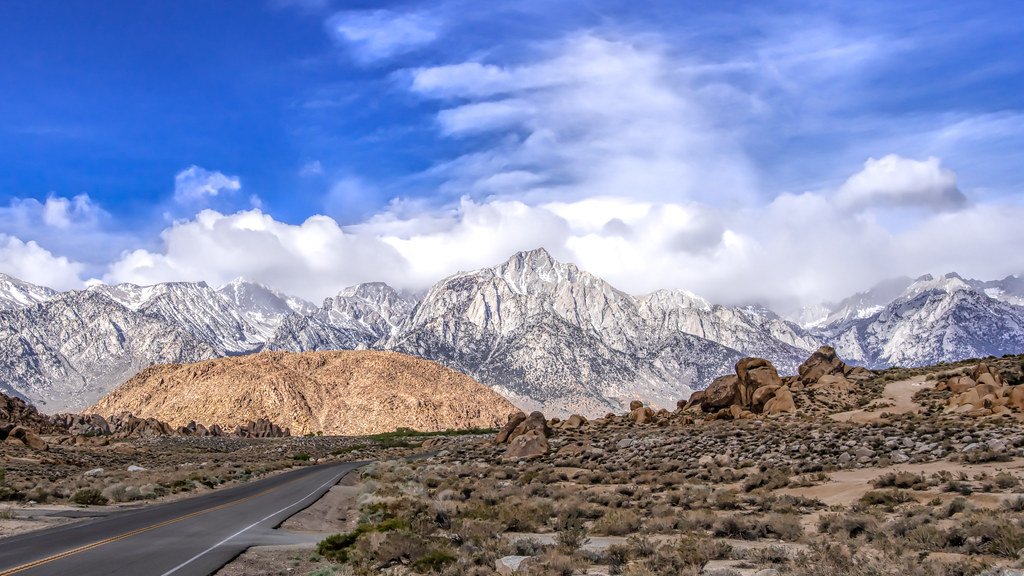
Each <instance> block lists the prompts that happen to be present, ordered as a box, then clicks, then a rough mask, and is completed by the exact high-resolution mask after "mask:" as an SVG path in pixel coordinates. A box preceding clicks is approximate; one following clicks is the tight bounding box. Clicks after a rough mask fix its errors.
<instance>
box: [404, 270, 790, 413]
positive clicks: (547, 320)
mask: <svg viewBox="0 0 1024 576" xmlns="http://www.w3.org/2000/svg"><path fill="white" fill-rule="evenodd" d="M726 319H728V320H726ZM734 319H741V322H742V323H743V326H737V327H735V328H726V327H723V326H721V325H719V324H718V323H719V321H729V320H734ZM761 321H762V320H761V319H753V318H751V317H750V316H747V315H744V314H742V313H739V312H735V311H732V310H727V309H722V308H720V307H717V308H716V307H712V306H710V305H707V303H706V302H703V301H701V300H699V299H697V298H694V297H692V295H688V294H686V293H682V292H677V293H670V292H664V293H656V294H654V295H651V296H648V297H644V298H636V297H633V296H631V295H629V294H626V293H624V292H621V291H619V290H616V289H615V288H614V287H612V286H611V285H610V284H608V283H607V282H605V281H604V280H602V279H600V278H598V277H596V276H593V275H591V274H589V273H587V272H584V271H582V270H580V269H579V268H577V267H576V266H574V265H572V264H563V263H561V262H558V261H557V260H555V259H554V258H552V257H551V256H550V254H548V253H547V252H546V251H544V250H534V251H531V252H521V253H519V254H516V255H515V256H513V257H512V258H510V259H509V260H508V261H506V262H505V263H503V264H501V265H499V266H496V267H494V268H485V269H483V270H479V271H475V272H469V273H462V274H457V275H455V276H452V277H450V278H447V279H445V280H443V281H441V282H440V283H438V284H437V285H435V286H434V287H433V288H432V289H431V290H430V291H429V292H428V293H427V295H426V296H425V297H424V299H423V301H422V302H420V304H419V305H418V306H417V307H416V309H415V311H414V312H413V314H412V316H411V317H410V318H409V320H408V321H406V322H405V323H404V324H403V325H402V326H401V327H400V328H399V329H398V331H397V332H396V333H395V334H394V335H393V336H392V337H391V338H389V339H388V340H387V341H386V342H384V346H385V347H386V348H390V349H395V350H400V351H404V352H407V353H410V354H416V355H418V356H423V357H426V358H432V359H436V360H438V361H439V362H442V363H444V364H446V365H449V366H452V367H454V368H456V369H458V370H462V371H464V372H466V373H468V374H471V375H473V376H474V377H476V378H477V379H479V380H480V381H481V382H483V383H485V384H488V385H490V386H492V387H494V389H496V390H498V391H500V392H501V393H502V394H504V395H506V396H507V397H509V398H512V399H513V400H514V401H515V402H516V403H517V404H518V405H520V406H523V407H525V408H528V409H534V408H542V409H544V410H545V411H546V412H549V413H553V414H566V413H570V412H580V413H586V414H596V413H600V412H606V411H609V410H611V411H615V410H620V409H621V408H622V407H623V406H624V405H626V404H628V402H629V401H630V400H631V399H633V398H638V397H640V398H645V399H648V400H649V401H650V402H652V403H653V404H655V405H657V406H667V405H674V403H675V401H676V400H678V399H679V398H680V397H685V396H686V395H687V394H688V393H689V392H690V391H691V390H692V389H693V388H696V387H702V386H703V385H706V384H707V383H708V382H710V380H711V379H712V378H713V377H714V376H715V375H717V374H718V373H720V372H721V371H722V370H724V369H727V368H728V367H730V366H731V365H732V364H733V363H734V362H735V361H736V360H737V359H738V358H739V357H741V356H742V355H743V352H741V351H740V350H737V349H735V348H732V347H730V346H729V345H723V344H722V343H719V342H716V341H713V340H712V339H709V338H707V337H706V336H711V335H714V336H721V337H723V338H724V339H727V340H728V342H729V344H735V345H738V346H741V347H746V346H753V347H765V348H774V349H776V350H784V351H785V353H786V354H787V356H786V359H787V360H789V361H794V360H795V361H797V363H798V362H799V358H800V357H801V356H805V355H806V353H805V352H803V351H800V352H799V353H795V348H792V349H791V348H788V345H787V344H784V343H781V342H777V341H774V339H773V338H772V337H771V336H770V335H768V334H767V333H766V332H764V331H762V332H760V333H757V334H755V333H756V332H757V329H756V328H755V327H754V326H755V325H756V324H757V323H759V322H761ZM795 330H799V329H798V328H795ZM695 333H696V334H695ZM790 352H794V353H793V354H792V357H791V358H790V357H788V355H789V353H790Z"/></svg>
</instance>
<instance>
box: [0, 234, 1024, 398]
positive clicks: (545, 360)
mask: <svg viewBox="0 0 1024 576" xmlns="http://www.w3.org/2000/svg"><path fill="white" fill-rule="evenodd" d="M1022 303H1024V282H1022V281H1021V279H1020V278H1019V277H1016V276H1011V277H1008V278H1005V279H1003V280H998V281H978V280H969V279H964V278H961V277H959V276H957V275H955V274H949V275H946V276H944V277H941V278H934V277H931V276H924V277H921V278H918V279H917V280H911V279H909V278H900V279H895V280H892V281H889V282H885V283H882V284H880V285H879V286H877V287H875V288H874V289H872V290H869V291H866V292H863V293H860V294H856V295H854V296H851V297H850V298H848V299H846V300H844V301H842V302H840V303H838V304H822V305H818V306H813V307H809V308H807V309H805V310H804V311H803V313H802V314H801V315H798V316H797V317H795V318H796V319H798V320H800V321H801V322H802V323H803V326H801V325H798V324H797V323H794V322H791V321H789V320H786V319H783V318H781V317H779V316H778V315H777V314H775V313H774V312H772V311H771V310H768V309H766V308H764V307H759V306H740V307H728V306H720V305H716V304H712V303H710V302H708V301H707V300H705V299H703V298H701V297H699V296H696V295H694V294H692V293H689V292H687V291H685V290H660V291H656V292H654V293H651V294H646V295H640V296H636V295H630V294H626V293H624V292H622V291H620V290H617V289H616V288H615V287H613V286H611V285H610V284H608V283H607V282H605V281H604V280H602V279H601V278H598V277H596V276H594V275H592V274H589V273H587V272H586V271H584V270H581V269H579V268H578V267H576V266H574V265H572V264H567V263H563V262H559V261H557V260H555V259H554V258H552V257H551V255H550V254H548V253H547V252H546V251H544V250H543V249H538V250H533V251H529V252H521V253H518V254H515V255H513V256H512V257H511V258H509V260H507V261H506V262H504V263H501V264H499V265H497V266H494V267H491V268H484V269H481V270H475V271H469V272H463V273H459V274H455V275H453V276H451V277H449V278H446V279H444V280H441V281H440V282H438V283H437V284H436V285H434V286H433V287H432V288H431V289H430V290H429V291H427V292H426V293H425V294H423V295H413V294H409V293H403V292H399V291H397V290H395V289H394V288H392V287H390V286H387V285H386V284H381V283H369V284H363V285H359V286H352V287H349V288H345V289H343V290H341V291H340V292H339V293H338V294H337V295H335V296H333V297H331V298H327V299H326V300H325V301H324V302H323V304H322V305H321V306H319V307H317V306H314V305H313V304H310V303H308V302H304V301H302V300H301V299H298V298H293V297H290V296H288V295H285V294H282V293H280V292H276V291H274V290H272V289H270V288H267V287H264V286H260V285H258V284H254V283H251V282H247V281H245V280H242V279H238V280H235V281H233V282H231V283H229V284H227V285H225V286H223V287H221V288H219V289H217V290H214V289H212V288H211V287H209V286H207V285H206V284H204V283H201V282H198V283H191V282H175V283H167V284H160V285H156V286H135V285H130V284H123V285H117V286H104V285H95V286H92V287H90V288H89V289H88V290H85V291H81V292H67V293H60V294H58V293H55V292H53V291H52V290H49V289H46V288H42V287H38V286H33V285H31V284H28V283H26V282H22V281H19V280H16V279H13V278H7V277H4V278H0V391H2V392H4V393H6V394H9V395H16V396H19V397H21V398H23V399H26V400H29V401H31V402H32V403H34V404H36V405H37V406H39V407H40V409H41V410H43V411H46V412H50V413H53V412H58V411H63V410H80V409H82V408H84V407H85V406H88V405H90V404H92V403H94V402H95V401H97V400H98V399H99V398H100V397H102V396H103V395H104V394H106V393H107V392H109V391H110V390H112V389H113V388H114V387H115V386H117V385H119V384H121V383H122V382H124V381H125V380H127V379H128V378H130V377H131V376H132V375H134V374H135V373H137V372H138V371H139V370H141V369H143V368H145V367H146V366H148V365H150V364H161V363H183V362H193V361H198V360H204V359H211V358H218V357H223V356H229V355H236V354H242V353H251V352H255V351H259V350H280V351H293V352H301V351H309V350H335V349H364V348H367V349H386V350H396V351H400V352H405V353H409V354H414V355H417V356H421V357H424V358H426V359H429V360H434V361H437V362H440V363H441V364H444V365H446V366H448V367H450V368H453V369H456V370H459V371H461V372H464V373H466V374H469V375H470V376H471V377H473V378H475V379H476V380H478V381H479V382H481V383H483V384H485V385H487V386H489V387H491V388H492V389H493V390H495V391H497V392H498V393H500V394H502V395H503V396H505V397H506V398H508V399H509V400H511V401H512V402H513V403H515V404H516V405H517V406H519V407H520V408H523V409H526V410H533V409H542V410H544V411H546V412H547V413H548V414H549V415H560V416H568V415H570V414H571V413H574V412H579V413H582V414H586V415H589V416H596V415H600V414H601V413H603V412H605V411H608V410H612V411H618V410H622V409H624V408H625V407H626V405H627V404H628V402H629V401H630V400H632V399H634V398H640V399H642V400H644V401H645V402H647V403H649V404H651V405H653V406H655V407H665V408H671V407H672V406H673V403H674V402H675V400H676V399H677V398H679V397H685V396H686V395H687V394H688V393H689V392H690V391H691V390H701V389H703V388H705V387H706V386H708V385H709V384H710V383H711V381H712V380H713V379H714V378H715V377H716V376H718V375H720V374H722V373H724V372H726V371H727V370H728V369H729V367H731V366H732V365H733V364H734V363H735V362H736V361H737V360H738V359H740V358H742V357H745V356H746V357H759V358H764V359H766V360H768V361H770V362H772V363H773V365H774V366H776V367H777V368H778V369H779V370H781V371H783V372H792V371H793V370H795V369H796V367H797V365H798V364H799V363H800V362H801V360H802V359H803V358H805V357H806V356H807V354H808V353H810V352H811V351H813V350H815V349H817V348H818V347H819V346H820V345H822V344H827V345H830V346H832V347H834V348H835V349H836V350H837V351H838V352H839V354H840V355H841V356H843V357H844V358H845V359H846V361H848V362H850V363H852V364H858V365H863V366H866V367H868V368H883V367H886V366H892V365H899V366H924V365H929V364H932V363H936V362H950V361H955V360H958V359H961V358H966V357H978V356H986V355H990V354H992V355H997V356H998V355H1002V354H1007V353H1017V352H1020V351H1022V350H1024V307H1022V306H1021V304H1022Z"/></svg>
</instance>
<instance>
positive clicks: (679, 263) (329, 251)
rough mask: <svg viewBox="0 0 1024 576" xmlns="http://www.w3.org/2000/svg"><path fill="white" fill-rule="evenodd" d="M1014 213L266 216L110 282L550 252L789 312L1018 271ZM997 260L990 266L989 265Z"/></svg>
mask: <svg viewBox="0 0 1024 576" xmlns="http://www.w3.org/2000/svg"><path fill="white" fill-rule="evenodd" d="M1021 218H1024V207H1022V206H1019V205H1000V206H996V205H984V206H968V207H965V208H964V209H962V210H960V211H958V212H955V213H951V212H940V213H932V214H926V215H925V216H924V217H923V218H922V219H921V220H920V221H918V222H916V223H914V224H913V225H911V226H908V227H906V228H905V229H902V230H900V231H898V232H893V231H890V230H889V229H887V228H886V227H885V226H883V225H881V224H880V223H879V222H877V221H876V220H875V219H874V218H873V217H872V216H871V215H870V213H867V212H865V213H861V214H851V213H850V212H849V211H848V210H846V209H844V208H843V207H841V206H839V205H838V204H837V203H836V202H834V201H833V200H832V199H831V193H803V194H783V195H781V196H779V197H778V198H776V199H775V200H774V201H772V202H770V203H769V204H767V205H766V206H763V207H754V206H751V207H747V208H743V209H738V210H734V209H730V210H720V209H717V208H714V207H712V206H709V205H707V204H702V203H696V202H660V201H649V200H638V199H634V198H627V197H621V196H619V197H612V196H604V197H594V198H586V199H582V200H572V201H556V202H546V203H539V204H533V205H531V204H528V203H525V202H522V201H518V200H508V199H491V200H487V201H476V200H473V199H470V198H468V197H467V198H463V199H462V200H461V201H460V202H459V203H458V204H456V205H455V206H452V207H449V208H447V209H444V210H426V209H425V207H424V206H423V205H422V204H419V203H417V202H414V201H397V202H394V203H392V205H390V206H389V207H388V208H387V209H386V210H384V211H382V212H381V213H378V214H376V215H374V216H373V217H371V218H368V219H366V220H365V221H363V222H362V223H360V224H357V225H351V226H346V227H344V228H343V227H342V226H340V225H339V224H338V223H337V222H336V221H335V220H333V219H332V218H329V217H327V216H314V217H312V218H310V219H308V220H306V221H305V222H303V223H301V224H298V225H293V224H286V223H283V222H279V221H276V220H274V219H273V218H272V217H271V216H270V215H267V214H265V213H262V212H261V211H259V210H250V211H246V212H239V213H237V214H230V215H225V214H221V213H218V212H214V211H209V210H207V211H203V212H201V213H200V214H198V215H197V216H196V218H195V219H194V220H191V221H188V222H178V223H175V224H174V225H172V226H171V227H170V228H168V229H167V230H165V231H164V233H163V246H162V247H161V248H160V249H159V250H154V251H147V250H136V251H134V252H129V253H126V254H124V255H123V257H122V258H121V260H120V261H118V262H117V263H115V264H114V265H112V266H111V267H110V269H109V272H108V274H107V276H106V277H105V280H107V281H131V282H136V283H143V284H145V283H152V282H160V281H167V280H199V279H203V280H207V281H209V282H211V283H213V284H217V283H221V282H226V281H228V280H230V279H232V278H234V277H237V276H245V277H248V278H251V279H253V280H257V281H259V282H263V283H266V284H269V285H271V286H274V287H277V288H280V289H282V290H284V291H286V292H292V293H295V294H298V295H301V296H305V297H307V298H311V299H319V298H322V297H324V296H328V295H331V294H334V293H335V292H337V290H338V289H340V288H341V287H343V286H346V285H349V284H352V283H357V282H366V281H375V280H380V281H385V282H388V283H391V284H392V285H395V286H398V287H402V288H426V287H428V286H430V285H431V284H433V283H434V282H436V281H437V280H439V279H440V278H442V277H444V276H446V275H449V274H452V273H454V272H456V271H459V270H472V269H476V268H481V267H485V266H492V265H495V264H497V263H500V262H502V261H503V260H505V259H506V258H507V257H508V256H510V255H511V254H512V253H514V252H516V251H518V250H526V249H532V248H536V247H539V246H543V247H545V248H547V249H548V250H549V251H551V252H552V254H554V255H555V256H556V257H558V258H562V259H564V260H568V261H572V262H575V263H577V264H579V265H580V266H582V267H583V268H585V269H587V270H590V271H591V272H593V273H595V274H597V275H599V276H602V277H604V278H606V279H607V280H609V281H610V282H611V283H612V284H613V285H615V286H617V287H619V288H621V289H624V290H626V291H629V292H633V293H644V292H648V291H651V290H655V289H659V288H687V289H689V290H692V291H694V292H697V293H698V294H701V295H704V296H706V297H708V298H709V299H711V300H712V301H715V302H721V303H729V304H736V303H744V302H750V301H754V300H757V301H762V302H765V303H768V304H772V305H792V304H794V303H797V302H814V301H818V300H821V299H838V298H842V297H845V296H848V295H849V294H850V293H852V292H854V291H856V290H859V289H864V288H867V287H869V286H870V285H872V284H873V283H875V282H876V281H878V280H880V279H883V278H887V277H892V276H897V275H917V274H922V273H925V272H946V271H950V270H956V271H959V272H961V273H963V274H968V275H974V276H976V277H981V278H995V277H1001V276H1003V275H1006V274H1009V273H1012V272H1020V271H1024V253H1021V254H1017V253H1016V252H1014V251H1007V250H1006V246H1016V245H1020V244H1021V243H1022V242H1024V229H1022V228H1021V227H1019V226H1018V225H1017V223H1018V222H1019V221H1020V219H1021ZM992 254H999V255H1000V257H999V258H993V257H991V255H992Z"/></svg>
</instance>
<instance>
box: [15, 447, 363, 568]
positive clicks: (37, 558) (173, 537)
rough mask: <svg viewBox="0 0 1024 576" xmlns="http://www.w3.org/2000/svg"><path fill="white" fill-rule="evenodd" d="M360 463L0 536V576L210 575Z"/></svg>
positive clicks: (279, 538)
mask: <svg viewBox="0 0 1024 576" xmlns="http://www.w3.org/2000/svg"><path fill="white" fill-rule="evenodd" d="M362 465H363V463H344V464H322V465H319V466H309V467H305V468H300V469H298V470H292V471H289V472H285V473H283V474H278V475H276V476H272V477H269V478H264V479H262V480H257V481H254V482H250V483H247V484H243V485H241V486H236V487H233V488H227V489H223V490H217V491H215V492H211V493H209V494H204V495H202V496H197V497H194V498H188V499H185V500H179V501H177V502H168V503H166V504H158V505H155V506H150V507H145V508H140V509H134V510H127V511H124V512H116V513H114V514H111V515H109V516H106V517H104V518H100V519H98V520H92V521H85V522H78V523H74V524H68V525H64V526H58V527H55V528H50V529H47V530H40V531H37V532H31V533H28V534H22V535H20V536H12V537H10V538H5V539H2V540H0V576H9V575H13V574H18V575H23V576H44V575H53V576H60V575H67V574H74V575H75V576H94V575H95V576H100V575H103V576H108V575H109V576H118V575H124V576H129V575H130V576H148V575H153V576H171V575H172V574H173V575H174V576H192V575H196V576H198V575H202V576H205V575H207V574H212V573H213V572H215V571H216V570H218V569H219V568H220V567H221V566H223V565H224V564H226V563H227V562H229V561H230V560H231V559H232V558H234V557H235V556H237V555H238V554H240V553H241V552H242V551H244V550H245V549H246V548H248V547H250V546H253V545H257V544H281V543H287V542H289V539H290V538H291V537H290V536H289V535H288V534H286V533H281V532H280V531H275V530H273V528H275V527H276V526H278V525H280V524H281V523H282V522H284V521H285V520H286V519H287V518H288V517H289V516H291V515H293V514H295V513H296V512H298V511H300V510H302V509H303V508H306V507H307V506H309V505H310V504H312V503H313V502H316V501H317V500H318V499H319V498H320V497H321V496H323V494H324V493H325V492H327V491H328V490H329V489H330V488H331V486H333V485H335V484H337V483H338V481H339V480H340V479H341V478H342V476H344V475H345V474H347V473H349V472H351V471H352V470H355V469H356V468H358V467H360V466H362Z"/></svg>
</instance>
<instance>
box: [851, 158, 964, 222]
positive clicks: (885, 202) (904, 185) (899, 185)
mask: <svg viewBox="0 0 1024 576" xmlns="http://www.w3.org/2000/svg"><path fill="white" fill-rule="evenodd" d="M836 200H837V201H838V202H839V204H840V205H841V206H843V207H844V208H848V209H852V210H861V209H864V208H868V207H873V206H879V207H892V206H916V207H922V208H928V209H932V210H949V209H955V208H960V207H962V206H963V205H964V203H965V202H966V201H967V198H966V197H965V196H964V194H963V192H961V191H960V189H959V188H958V187H957V177H956V173H955V172H953V171H952V170H950V169H948V168H943V167H942V165H941V163H940V162H939V159H938V158H934V157H932V158H928V159H927V160H923V161H921V160H913V159H909V158H903V157H901V156H898V155H896V154H889V155H888V156H884V157H882V158H880V159H875V158H869V159H868V160H867V162H865V163H864V169H863V170H861V171H860V172H857V173H856V174H854V175H853V176H850V178H849V179H847V180H846V182H844V183H843V185H842V186H841V187H840V188H839V191H838V192H837V194H836Z"/></svg>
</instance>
